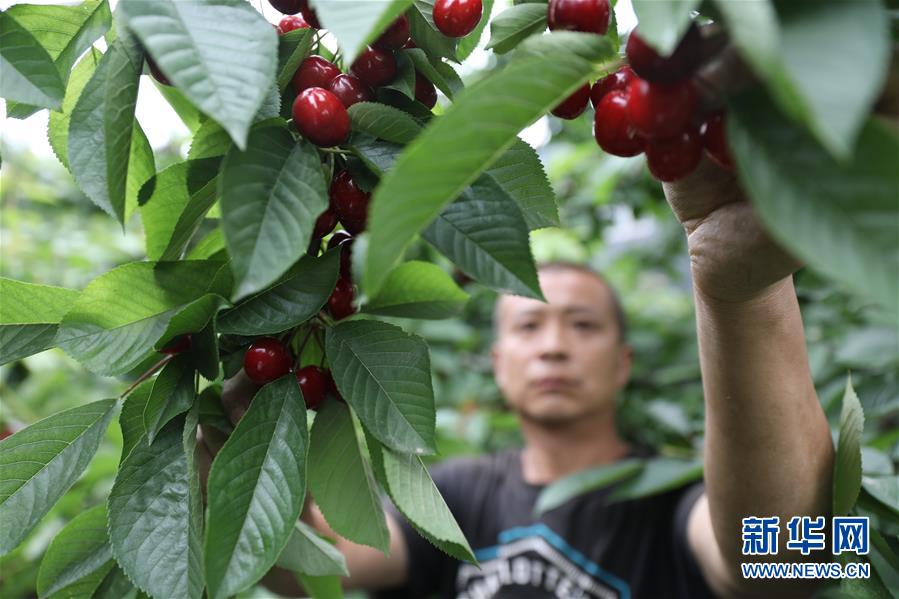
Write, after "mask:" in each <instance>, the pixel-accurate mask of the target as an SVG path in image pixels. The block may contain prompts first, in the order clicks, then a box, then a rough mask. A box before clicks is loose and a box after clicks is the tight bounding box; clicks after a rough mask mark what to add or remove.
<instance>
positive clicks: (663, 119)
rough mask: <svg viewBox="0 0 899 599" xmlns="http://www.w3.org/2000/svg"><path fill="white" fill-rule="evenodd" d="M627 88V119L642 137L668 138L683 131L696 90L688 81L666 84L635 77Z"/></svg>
mask: <svg viewBox="0 0 899 599" xmlns="http://www.w3.org/2000/svg"><path fill="white" fill-rule="evenodd" d="M627 89H628V100H627V114H628V118H629V119H630V121H631V125H633V127H634V129H636V130H637V131H638V132H639V133H640V134H641V135H643V136H645V137H650V138H652V137H670V136H672V135H675V134H677V133H679V132H680V131H683V130H684V128H686V127H687V125H689V124H690V121H691V119H692V118H693V113H694V111H695V110H696V103H697V100H696V90H695V88H694V87H693V84H692V83H691V82H690V81H689V80H687V81H683V82H681V83H674V84H671V85H666V84H662V83H650V82H649V81H644V80H643V79H639V78H637V79H634V80H633V81H631V82H630V85H628V88H627Z"/></svg>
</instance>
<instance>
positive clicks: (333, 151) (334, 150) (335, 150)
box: [318, 148, 349, 156]
mask: <svg viewBox="0 0 899 599" xmlns="http://www.w3.org/2000/svg"><path fill="white" fill-rule="evenodd" d="M318 151H319V152H324V153H326V154H340V155H341V156H343V155H344V154H346V153H347V152H349V150H344V149H343V148H319V149H318Z"/></svg>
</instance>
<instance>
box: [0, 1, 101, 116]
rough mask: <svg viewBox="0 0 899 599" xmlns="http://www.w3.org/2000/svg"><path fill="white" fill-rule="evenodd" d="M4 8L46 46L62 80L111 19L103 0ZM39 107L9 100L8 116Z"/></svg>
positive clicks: (24, 113) (26, 112)
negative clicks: (69, 4)
mask: <svg viewBox="0 0 899 599" xmlns="http://www.w3.org/2000/svg"><path fill="white" fill-rule="evenodd" d="M7 12H8V13H9V14H10V15H11V16H12V17H13V18H14V19H15V20H16V22H18V23H19V25H21V26H22V27H24V28H25V29H27V30H28V31H29V32H30V33H31V34H32V35H34V38H35V39H36V40H37V42H38V43H39V44H40V45H41V46H43V47H44V49H45V50H47V53H48V54H49V55H50V58H52V59H53V62H54V63H55V64H56V69H57V70H58V71H59V73H60V75H61V77H62V82H63V84H65V83H66V81H67V80H68V78H69V71H70V70H71V69H72V65H74V64H75V60H76V59H77V58H78V57H79V56H81V55H82V54H83V53H84V51H85V50H87V49H88V48H90V46H91V44H93V43H94V41H96V39H97V38H98V37H100V36H101V35H103V34H104V33H105V32H106V30H107V29H109V26H110V24H111V23H112V15H111V14H110V12H109V5H108V4H107V2H106V0H86V1H85V2H82V3H81V4H79V5H77V6H52V5H51V6H43V5H35V4H16V5H14V6H11V7H9V10H8V11H7ZM38 110H40V108H39V107H37V106H29V105H27V104H16V103H9V104H7V106H6V114H7V116H8V117H10V118H17V119H22V118H26V117H28V116H31V115H32V114H34V113H35V112H37V111H38Z"/></svg>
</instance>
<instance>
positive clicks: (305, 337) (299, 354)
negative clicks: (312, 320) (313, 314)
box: [295, 326, 315, 366]
mask: <svg viewBox="0 0 899 599" xmlns="http://www.w3.org/2000/svg"><path fill="white" fill-rule="evenodd" d="M313 331H315V329H314V328H313V327H312V326H310V327H309V330H307V331H306V334H305V335H303V340H302V341H300V345H299V347H298V349H297V363H296V364H295V366H299V365H300V359H301V358H302V357H303V350H304V349H305V348H306V342H307V341H308V340H309V335H311V334H312V333H313Z"/></svg>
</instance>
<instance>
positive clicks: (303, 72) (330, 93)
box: [270, 0, 437, 147]
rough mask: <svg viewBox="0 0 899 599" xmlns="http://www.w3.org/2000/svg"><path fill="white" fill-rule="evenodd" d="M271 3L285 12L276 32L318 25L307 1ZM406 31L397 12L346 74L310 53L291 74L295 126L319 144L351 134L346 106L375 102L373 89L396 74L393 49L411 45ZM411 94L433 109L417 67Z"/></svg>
mask: <svg viewBox="0 0 899 599" xmlns="http://www.w3.org/2000/svg"><path fill="white" fill-rule="evenodd" d="M270 1H271V4H272V6H274V7H275V8H276V9H278V10H280V11H281V12H288V13H290V12H299V13H300V15H299V16H298V15H295V14H288V15H287V16H285V17H284V18H283V19H281V22H280V23H279V24H278V27H277V29H278V33H279V34H284V33H287V32H288V31H293V30H295V29H305V28H316V29H317V28H319V27H320V23H319V21H318V17H317V16H316V14H315V11H314V10H312V9H311V8H310V7H309V4H308V2H307V1H306V0H270ZM414 47H416V46H415V42H413V41H412V39H411V37H410V35H409V19H408V18H407V17H406V16H405V15H401V16H400V17H399V18H397V19H396V20H395V21H394V22H393V23H391V24H390V26H389V27H388V28H387V29H386V30H385V31H384V32H383V33H382V34H381V35H380V36H379V37H378V39H376V40H375V41H374V43H372V45H370V46H368V47H367V48H366V49H365V50H364V51H363V52H362V53H361V54H360V55H359V56H358V57H357V58H356V60H355V61H353V64H352V65H350V68H349V72H348V73H341V71H340V69H339V68H338V67H337V65H335V64H334V63H332V62H331V61H329V60H327V59H325V58H324V57H322V56H316V55H313V56H309V57H307V58H306V59H305V60H303V62H302V63H301V64H300V67H299V68H298V69H297V72H296V73H295V74H294V76H293V87H294V90H295V91H296V93H297V97H296V99H295V100H294V102H293V106H292V114H293V121H294V125H295V126H296V128H297V130H298V131H299V132H300V134H301V135H302V136H303V137H305V138H306V139H308V140H309V141H311V142H312V143H314V144H315V145H317V146H321V147H329V146H335V145H338V144H340V143H342V142H343V141H345V140H346V138H347V136H349V133H350V117H349V114H348V113H347V110H346V109H347V108H349V107H350V106H352V105H353V104H356V103H357V102H373V101H374V100H375V92H374V90H375V89H376V88H378V87H381V86H384V85H387V84H388V83H390V82H391V81H393V79H394V77H396V72H397V62H396V57H395V56H394V54H393V53H394V52H395V51H396V50H400V49H403V48H414ZM415 99H416V100H418V101H419V102H421V103H422V104H424V105H425V106H427V107H428V108H433V107H434V106H435V105H436V104H437V90H436V89H435V88H434V84H433V83H431V82H430V81H429V80H428V79H427V78H425V77H423V76H422V75H421V73H419V72H418V71H416V72H415Z"/></svg>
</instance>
